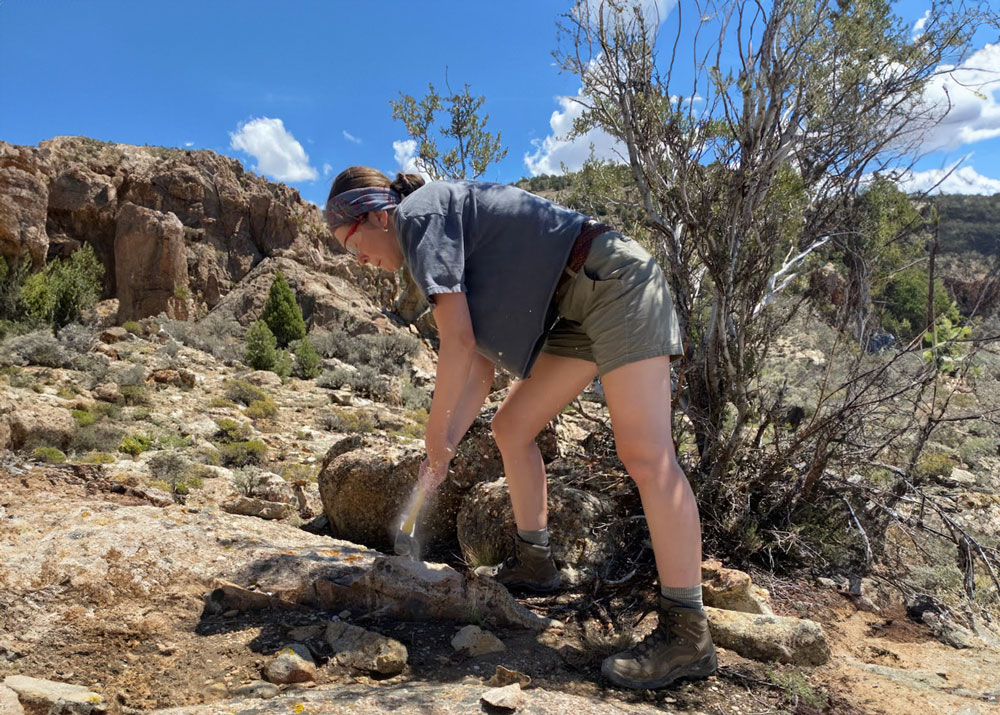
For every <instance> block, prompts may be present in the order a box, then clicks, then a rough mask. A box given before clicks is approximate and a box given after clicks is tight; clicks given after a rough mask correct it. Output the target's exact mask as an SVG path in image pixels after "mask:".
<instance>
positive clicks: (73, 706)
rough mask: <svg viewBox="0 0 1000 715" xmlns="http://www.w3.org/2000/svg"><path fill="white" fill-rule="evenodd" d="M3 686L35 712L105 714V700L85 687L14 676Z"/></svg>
mask: <svg viewBox="0 0 1000 715" xmlns="http://www.w3.org/2000/svg"><path fill="white" fill-rule="evenodd" d="M3 684H4V685H5V686H7V687H8V688H10V689H11V690H13V691H14V692H15V693H17V697H18V700H20V702H21V703H22V704H23V705H27V706H28V710H29V712H30V711H31V710H32V709H33V708H34V709H37V708H40V707H41V708H47V711H48V712H55V713H61V712H71V713H103V712H105V711H106V709H105V707H104V698H102V697H101V695H100V693H95V692H93V691H91V690H90V688H86V687H84V686H82V685H72V684H71V683H58V682H55V681H53V680H42V679H41V678H29V677H28V676H26V675H10V676H8V677H6V678H4V681H3Z"/></svg>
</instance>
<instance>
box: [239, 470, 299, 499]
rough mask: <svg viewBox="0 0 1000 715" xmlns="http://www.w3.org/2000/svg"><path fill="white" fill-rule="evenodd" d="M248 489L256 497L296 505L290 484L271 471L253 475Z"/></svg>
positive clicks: (293, 491)
mask: <svg viewBox="0 0 1000 715" xmlns="http://www.w3.org/2000/svg"><path fill="white" fill-rule="evenodd" d="M250 490H251V491H250V493H251V495H252V496H254V497H257V498H258V499H263V500H265V501H269V502H281V503H282V504H295V505H296V506H298V499H296V496H295V490H294V489H293V488H292V485H291V484H289V483H288V482H286V481H285V480H284V479H282V478H281V477H280V476H279V475H277V474H274V473H273V472H261V473H260V474H257V475H255V476H254V478H253V484H252V485H251V487H250Z"/></svg>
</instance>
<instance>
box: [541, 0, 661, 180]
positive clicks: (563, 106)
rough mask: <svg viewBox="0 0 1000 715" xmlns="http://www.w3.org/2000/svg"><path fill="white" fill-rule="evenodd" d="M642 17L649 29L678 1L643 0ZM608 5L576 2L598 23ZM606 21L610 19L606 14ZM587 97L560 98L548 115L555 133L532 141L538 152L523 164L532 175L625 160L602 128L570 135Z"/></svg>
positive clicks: (578, 8) (620, 146)
mask: <svg viewBox="0 0 1000 715" xmlns="http://www.w3.org/2000/svg"><path fill="white" fill-rule="evenodd" d="M640 5H641V8H642V14H643V19H644V20H645V22H646V23H647V26H648V27H650V28H656V27H658V26H659V25H661V24H663V21H664V20H666V19H667V16H668V15H669V14H670V13H671V12H672V11H673V9H674V7H675V6H676V5H677V0H640ZM609 7H610V6H609V5H605V4H604V3H596V2H593V1H591V2H583V3H577V5H576V6H575V8H574V11H575V12H577V13H581V14H582V13H584V12H587V13H589V15H588V17H590V18H591V22H592V23H593V24H596V22H597V18H596V16H595V15H594V13H595V12H596V11H597V9H598V8H600V9H602V10H603V12H605V13H611V12H613V11H612V10H610V9H609ZM605 22H606V23H607V22H611V19H610V18H608V17H606V18H605ZM599 62H600V57H599V56H598V57H595V58H594V59H593V60H591V67H595V66H597V65H598V63H599ZM580 99H583V100H584V101H586V98H585V97H583V96H582V95H581V94H577V96H576V97H558V98H557V101H558V102H559V106H560V109H557V110H556V111H554V112H553V113H552V116H551V117H549V127H550V128H551V130H552V133H551V134H549V135H548V136H547V137H545V138H544V139H541V140H538V139H536V140H534V141H532V145H533V146H534V147H535V151H534V152H531V153H526V154H525V155H524V165H525V167H527V169H528V171H529V172H530V173H531V175H532V176H538V175H539V174H562V173H563V170H564V169H565V170H566V171H578V170H579V169H580V168H581V167H582V166H583V163H584V162H585V161H586V160H587V159H589V158H590V157H591V155H593V156H594V158H597V159H603V160H605V161H614V162H622V161H624V160H625V159H624V157H625V156H626V150H625V146H624V145H623V144H622V143H621V142H619V141H618V140H617V139H615V138H614V137H612V136H611V135H610V134H608V133H607V132H605V131H603V130H601V129H591V130H590V131H589V132H587V133H586V134H582V135H580V136H578V137H573V138H572V139H570V138H568V137H569V134H570V132H571V130H572V129H573V120H575V119H576V118H577V117H579V116H581V115H582V114H583V111H584V108H583V106H582V105H581V104H580V103H579V101H577V100H580Z"/></svg>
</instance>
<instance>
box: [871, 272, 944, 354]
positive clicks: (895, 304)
mask: <svg viewBox="0 0 1000 715" xmlns="http://www.w3.org/2000/svg"><path fill="white" fill-rule="evenodd" d="M929 283H930V282H929V280H928V276H927V270H926V269H924V268H908V269H906V270H904V271H900V272H899V273H898V274H896V275H895V277H894V278H893V280H892V282H891V283H889V284H888V285H887V286H886V287H885V289H884V290H883V291H882V293H881V295H880V296H879V297H880V299H881V301H883V302H884V304H885V311H884V313H883V315H882V325H883V327H884V328H885V329H886V330H888V331H889V332H890V333H893V334H894V335H896V336H899V337H902V338H903V339H904V341H908V340H910V339H912V338H914V337H916V336H917V335H919V334H920V333H922V332H923V330H924V328H925V327H926V326H927V300H928V289H929ZM934 315H935V316H936V317H938V318H947V319H948V320H950V321H952V322H958V321H959V319H960V316H959V313H958V307H957V306H956V305H955V303H954V302H953V301H952V300H951V298H949V297H948V291H947V289H946V288H945V286H944V282H943V281H942V280H941V279H940V278H937V279H935V281H934Z"/></svg>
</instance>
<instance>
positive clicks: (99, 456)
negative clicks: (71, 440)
mask: <svg viewBox="0 0 1000 715" xmlns="http://www.w3.org/2000/svg"><path fill="white" fill-rule="evenodd" d="M77 461H79V462H80V464H111V463H112V462H114V461H115V455H113V454H109V453H108V452H87V453H86V454H84V455H83V456H82V457H80V459H79V460H77Z"/></svg>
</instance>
